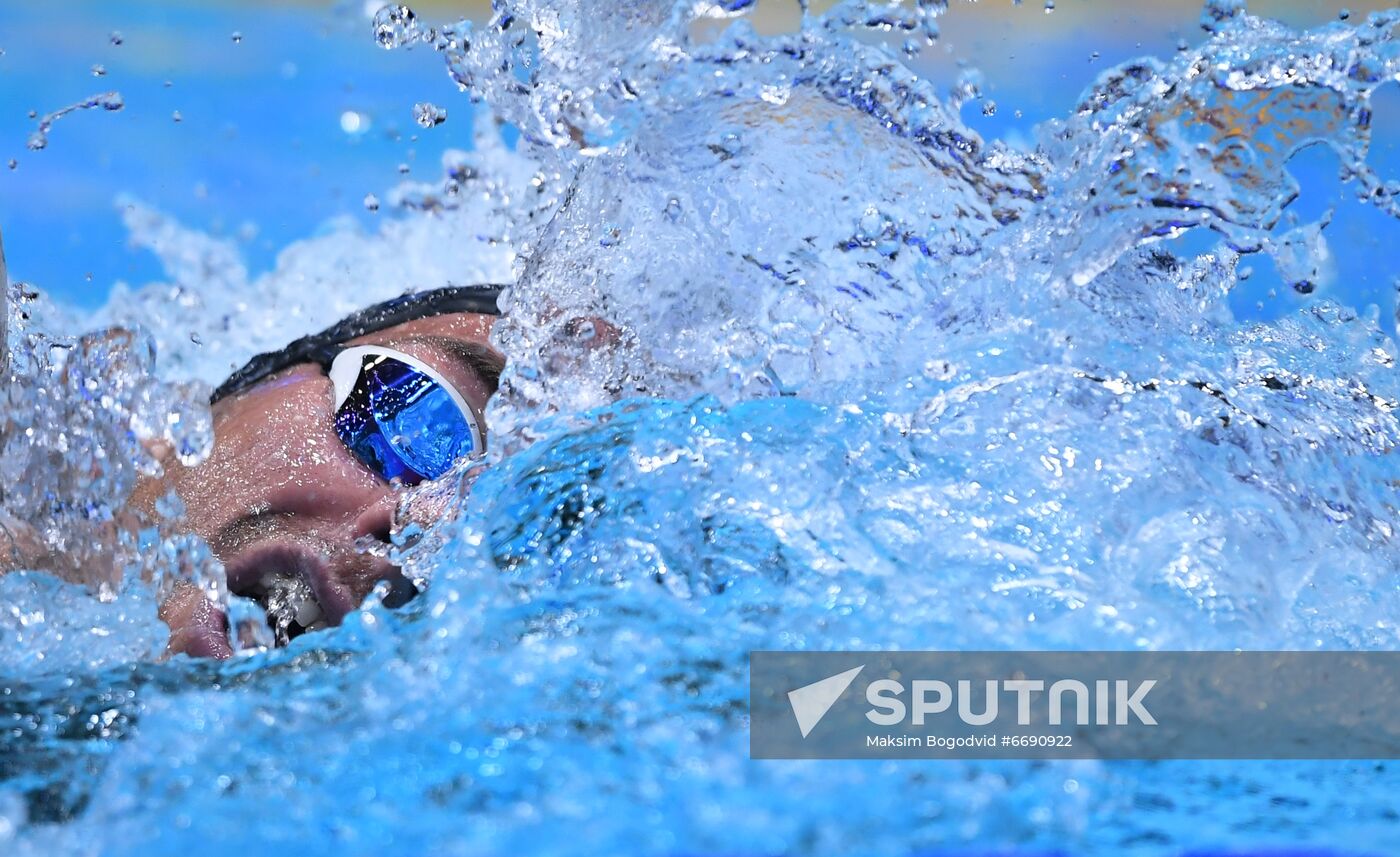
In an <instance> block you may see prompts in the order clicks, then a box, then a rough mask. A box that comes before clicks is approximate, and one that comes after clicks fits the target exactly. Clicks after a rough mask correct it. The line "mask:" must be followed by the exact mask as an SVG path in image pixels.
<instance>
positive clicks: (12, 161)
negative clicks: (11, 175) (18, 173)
mask: <svg viewBox="0 0 1400 857" xmlns="http://www.w3.org/2000/svg"><path fill="white" fill-rule="evenodd" d="M18 166H19V161H17V160H15V159H14V158H10V169H12V170H13V169H15V168H17V167H18Z"/></svg>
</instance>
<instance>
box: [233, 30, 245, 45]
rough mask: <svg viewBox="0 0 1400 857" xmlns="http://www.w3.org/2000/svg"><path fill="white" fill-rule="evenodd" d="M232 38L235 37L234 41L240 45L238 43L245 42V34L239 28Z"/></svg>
mask: <svg viewBox="0 0 1400 857" xmlns="http://www.w3.org/2000/svg"><path fill="white" fill-rule="evenodd" d="M232 38H233V43H234V44H235V45H238V44H242V43H243V34H242V33H240V32H239V31H238V30H234V31H233V36H232Z"/></svg>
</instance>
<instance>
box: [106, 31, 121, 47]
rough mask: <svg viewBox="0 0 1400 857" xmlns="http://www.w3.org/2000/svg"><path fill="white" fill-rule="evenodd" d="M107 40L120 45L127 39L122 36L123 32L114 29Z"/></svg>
mask: <svg viewBox="0 0 1400 857" xmlns="http://www.w3.org/2000/svg"><path fill="white" fill-rule="evenodd" d="M107 41H109V42H111V43H112V44H113V45H116V46H118V47H120V46H121V44H122V42H124V41H125V39H123V38H122V34H121V33H120V32H118V31H116V30H113V31H112V33H111V35H109V36H107Z"/></svg>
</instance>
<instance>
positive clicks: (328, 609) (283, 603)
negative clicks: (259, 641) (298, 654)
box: [225, 544, 348, 646]
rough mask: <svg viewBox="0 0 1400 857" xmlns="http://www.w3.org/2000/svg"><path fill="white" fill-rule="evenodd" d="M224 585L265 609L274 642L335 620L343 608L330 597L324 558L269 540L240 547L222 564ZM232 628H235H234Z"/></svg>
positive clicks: (283, 641)
mask: <svg viewBox="0 0 1400 857" xmlns="http://www.w3.org/2000/svg"><path fill="white" fill-rule="evenodd" d="M225 572H226V574H227V576H228V589H229V592H230V593H231V594H233V595H241V596H243V597H245V598H250V599H252V600H253V601H256V602H257V603H258V604H259V605H260V606H261V607H262V608H263V610H264V611H265V612H266V613H267V624H268V626H269V627H270V628H271V629H272V634H273V639H274V641H275V644H276V645H277V646H285V645H287V644H288V643H290V642H291V641H292V640H295V639H296V638H297V637H300V636H301V635H302V634H305V633H308V632H310V631H319V630H321V629H323V628H329V627H330V626H332V625H338V624H340V621H341V619H343V618H344V617H345V614H346V612H348V608H347V607H346V605H343V604H340V603H339V602H340V601H342V600H343V598H337V597H335V593H334V592H333V591H332V590H333V587H332V586H331V585H330V584H331V578H330V569H329V568H328V567H327V565H326V562H325V561H324V560H323V559H322V558H321V557H320V556H319V555H317V554H316V553H315V552H314V551H310V550H307V549H305V548H303V547H301V546H299V545H289V544H273V545H265V546H261V547H257V548H254V549H252V550H248V551H244V552H243V553H242V554H240V555H238V556H237V557H235V558H234V559H233V561H232V562H230V563H228V565H227V566H226V568H225ZM235 633H237V632H236V631H235Z"/></svg>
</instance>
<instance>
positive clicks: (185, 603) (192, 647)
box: [160, 583, 233, 660]
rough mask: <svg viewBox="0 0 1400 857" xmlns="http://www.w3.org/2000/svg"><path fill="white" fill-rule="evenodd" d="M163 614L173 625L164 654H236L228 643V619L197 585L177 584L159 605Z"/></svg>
mask: <svg viewBox="0 0 1400 857" xmlns="http://www.w3.org/2000/svg"><path fill="white" fill-rule="evenodd" d="M160 618H161V621H162V622H164V623H165V624H166V625H168V626H170V642H169V644H168V645H166V647H165V657H167V658H170V657H174V656H175V655H180V654H184V655H189V656H190V657H192V658H216V659H218V660H223V659H225V658H229V657H232V656H233V649H232V648H230V647H229V644H228V619H227V618H226V617H225V616H224V613H223V611H222V610H220V609H219V608H217V607H215V606H214V605H213V604H212V603H210V601H209V599H207V598H205V597H204V594H203V593H202V592H200V591H199V590H198V589H196V588H195V587H194V586H192V585H190V584H188V583H181V584H178V585H177V586H176V588H175V592H174V593H173V594H172V595H171V596H170V597H169V598H167V599H166V600H165V603H164V604H162V605H161V606H160Z"/></svg>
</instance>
